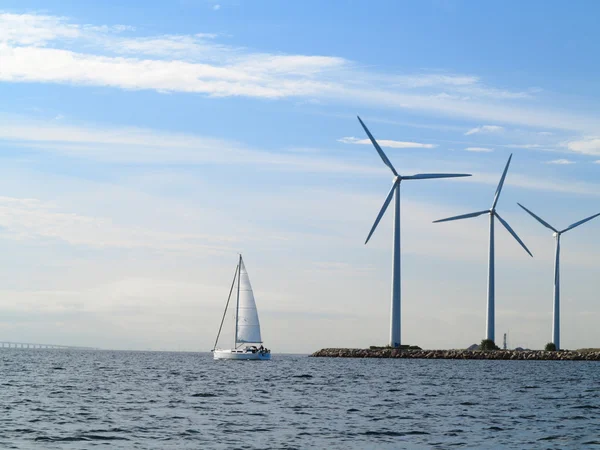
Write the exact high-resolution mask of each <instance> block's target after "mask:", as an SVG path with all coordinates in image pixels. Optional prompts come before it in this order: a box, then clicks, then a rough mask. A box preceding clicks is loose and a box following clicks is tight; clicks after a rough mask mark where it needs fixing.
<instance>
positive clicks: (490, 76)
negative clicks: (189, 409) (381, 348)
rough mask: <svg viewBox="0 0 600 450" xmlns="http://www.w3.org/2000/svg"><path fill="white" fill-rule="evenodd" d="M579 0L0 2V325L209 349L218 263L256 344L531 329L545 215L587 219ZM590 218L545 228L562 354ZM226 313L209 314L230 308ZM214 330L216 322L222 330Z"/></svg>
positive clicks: (540, 281) (541, 338) (590, 113)
mask: <svg viewBox="0 0 600 450" xmlns="http://www.w3.org/2000/svg"><path fill="white" fill-rule="evenodd" d="M599 13H600V5H598V4H597V3H596V2H593V1H581V2H577V3H574V4H566V3H564V2H554V1H551V2H548V1H543V2H542V1H530V2H526V3H523V2H516V1H515V2H485V3H475V2H468V1H453V0H426V1H422V2H397V1H383V0H382V1H378V2H366V1H363V2H358V1H341V0H337V1H332V2H321V1H317V0H306V1H303V2H279V1H266V0H265V1H243V0H223V1H216V0H215V1H212V0H171V1H157V0H154V1H153V0H145V1H143V2H142V1H138V0H119V1H116V0H107V1H103V2H80V1H75V0H70V1H69V0H60V1H58V0H44V1H41V0H39V1H35V0H4V1H3V2H2V4H1V5H0V99H1V101H0V163H1V164H0V248H1V249H2V251H0V265H1V267H2V268H3V270H1V271H0V291H1V295H0V340H6V341H22V342H32V343H38V342H39V343H48V344H63V345H83V346H93V347H100V348H107V349H134V350H181V351H208V350H210V349H211V348H212V346H213V343H214V339H215V336H216V333H217V330H218V326H219V322H220V320H221V315H222V313H223V308H224V306H225V302H226V300H227V294H228V291H229V286H230V283H231V280H232V278H233V274H234V270H235V266H236V263H237V255H238V253H240V252H241V253H242V254H243V255H244V260H245V263H246V267H247V269H248V273H249V275H250V279H251V281H252V284H253V288H254V292H255V296H256V300H257V306H258V311H259V315H260V320H261V325H262V334H263V339H264V340H265V344H266V345H267V346H268V347H269V348H271V349H272V350H273V351H274V352H287V353H310V352H312V351H315V350H318V349H319V348H322V347H366V346H369V345H383V344H386V343H387V342H388V339H389V308H390V305H389V303H390V294H391V292H390V290H391V286H390V281H391V261H392V217H391V216H392V214H390V213H391V211H388V214H386V216H385V217H384V219H383V220H382V222H381V223H380V225H379V227H378V229H377V231H376V232H375V234H374V235H373V237H372V238H371V240H370V241H369V243H368V245H364V241H365V238H366V236H367V234H368V232H369V230H370V228H371V226H372V224H373V222H374V220H375V218H376V215H377V213H378V212H379V209H380V208H381V205H382V204H383V201H384V199H385V196H386V195H387V192H388V190H389V188H390V186H391V182H392V174H391V173H390V171H389V170H388V168H387V167H385V166H384V165H383V163H382V161H381V160H380V159H379V157H378V156H377V153H376V152H375V150H374V148H373V147H372V146H371V144H370V143H369V142H368V141H367V140H366V139H367V136H366V135H365V133H364V131H363V130H362V128H361V127H360V124H359V123H358V121H357V119H356V116H357V115H360V116H361V118H362V119H363V120H364V121H365V123H366V124H367V126H368V127H369V128H370V130H371V132H372V133H373V134H374V135H375V137H376V138H377V139H378V140H379V142H380V143H381V145H382V147H383V148H384V150H385V151H386V153H387V155H388V157H389V159H390V160H391V161H392V163H393V164H394V166H395V167H396V169H397V170H398V172H399V173H400V174H404V175H410V174H413V173H419V172H460V173H470V174H472V175H473V176H472V177H470V178H464V179H456V180H426V181H413V182H405V183H403V185H402V283H403V286H402V294H403V299H402V313H403V315H402V341H403V343H406V344H413V345H420V346H421V347H423V348H464V347H467V346H469V345H471V344H473V343H475V342H479V341H480V340H481V339H482V338H483V337H484V335H485V311H486V298H487V294H486V285H487V245H488V244H487V240H488V237H487V236H488V223H487V218H486V216H482V217H479V218H475V219H470V220H465V221H458V222H452V223H441V224H433V223H432V222H433V221H434V220H437V219H441V218H444V217H448V216H452V215H458V214H462V213H468V212H472V211H479V210H482V209H486V208H489V207H490V206H491V203H492V200H493V195H494V191H495V189H496V184H497V183H498V180H499V178H500V175H501V173H502V170H503V168H504V165H505V163H506V161H507V159H508V157H509V155H510V154H511V153H512V154H513V155H514V156H513V160H512V164H511V167H510V171H509V173H508V176H507V179H506V184H505V188H504V191H503V193H502V197H501V198H500V201H499V204H498V212H499V213H500V214H501V215H502V217H503V218H504V219H506V220H507V221H508V222H509V223H510V224H511V226H512V227H513V229H514V230H515V231H516V232H517V233H518V234H519V236H520V237H521V238H522V239H523V241H524V242H525V243H526V244H527V246H528V247H529V249H530V250H531V252H532V253H533V255H534V258H531V257H530V256H529V255H527V254H526V253H525V252H524V251H523V249H522V248H521V247H520V246H519V244H518V243H517V242H516V241H514V239H513V238H512V237H511V236H510V235H509V234H508V233H507V232H506V231H505V230H504V229H500V228H497V232H496V334H497V336H496V340H497V342H500V341H501V339H502V335H503V333H508V344H509V346H511V347H516V346H522V347H530V348H542V347H543V346H544V345H545V344H546V343H547V342H549V341H550V340H551V327H552V288H553V258H554V239H553V237H552V233H551V231H550V230H548V229H546V228H544V227H542V226H541V225H540V224H539V223H537V222H535V221H534V220H533V219H532V218H531V217H530V216H528V215H527V214H526V213H525V212H524V211H522V210H521V209H520V208H519V207H518V206H517V202H520V203H522V204H524V205H525V206H526V207H528V208H529V209H531V210H532V211H533V212H535V213H536V214H538V215H539V216H541V217H542V218H543V219H544V220H546V221H548V222H550V224H552V225H553V226H555V227H557V228H566V227H567V226H568V225H570V224H571V223H574V222H576V221H578V220H580V219H583V218H585V217H587V216H590V215H592V214H595V213H598V212H600V182H599V181H598V177H599V174H600V120H599V119H600V106H599V104H600V102H599V101H600V84H599V83H598V80H597V76H596V74H597V73H598V72H599V71H600V60H598V58H595V57H593V55H594V54H595V52H596V43H597V42H598V41H599V40H600V29H599V28H598V27H597V23H596V22H597V20H596V18H597V17H598V14H599ZM599 254H600V219H598V220H597V221H591V222H589V223H588V224H585V225H582V226H581V227H580V228H577V229H576V230H573V231H571V232H569V233H567V234H565V235H564V237H563V239H562V279H561V282H562V327H561V328H562V332H561V344H562V347H563V348H581V347H598V346H599V345H600V344H599V342H600V328H598V326H597V324H598V321H599V319H600V302H599V301H598V294H597V293H598V292H599V291H600V277H598V270H599V269H598V267H599V265H598V262H599V258H598V255H599ZM229 319H230V315H228V320H229ZM226 328H227V330H230V329H231V327H230V326H229V325H228V324H226Z"/></svg>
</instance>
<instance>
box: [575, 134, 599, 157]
mask: <svg viewBox="0 0 600 450" xmlns="http://www.w3.org/2000/svg"><path fill="white" fill-rule="evenodd" d="M567 148H568V149H569V150H571V151H572V152H576V153H582V154H584V155H593V156H597V155H600V138H588V139H583V140H579V141H571V142H568V143H567Z"/></svg>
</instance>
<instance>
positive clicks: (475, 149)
mask: <svg viewBox="0 0 600 450" xmlns="http://www.w3.org/2000/svg"><path fill="white" fill-rule="evenodd" d="M465 150H466V151H467V152H479V153H491V152H493V151H494V150H493V149H491V148H486V147H467V148H465Z"/></svg>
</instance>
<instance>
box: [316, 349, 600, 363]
mask: <svg viewBox="0 0 600 450" xmlns="http://www.w3.org/2000/svg"><path fill="white" fill-rule="evenodd" d="M311 356H312V357H325V358H406V359H503V360H507V359H510V360H526V361H600V350H599V349H594V350H592V351H579V350H576V351H572V350H562V351H556V352H551V351H544V350H491V351H481V350H408V349H396V348H377V349H358V348H324V349H322V350H319V351H317V352H315V353H313V354H312V355H311Z"/></svg>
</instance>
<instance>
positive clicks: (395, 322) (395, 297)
mask: <svg viewBox="0 0 600 450" xmlns="http://www.w3.org/2000/svg"><path fill="white" fill-rule="evenodd" d="M358 121H359V122H360V124H361V125H362V127H363V129H364V130H365V132H366V133H367V136H369V139H370V140H371V142H372V143H373V146H374V147H375V150H377V153H379V156H380V157H381V159H382V160H383V163H384V164H385V165H386V166H388V167H389V168H390V170H391V171H392V173H393V174H394V182H393V184H392V188H391V189H390V193H389V194H388V196H387V197H386V199H385V201H384V202H383V206H382V207H381V210H380V211H379V214H378V215H377V218H376V219H375V223H374V224H373V227H372V228H371V231H370V232H369V235H368V236H367V240H366V241H365V244H366V243H367V242H369V239H371V236H372V235H373V232H374V231H375V229H376V228H377V225H378V224H379V221H380V220H381V218H382V217H383V215H384V214H385V211H386V210H387V207H388V206H389V204H390V202H391V201H392V198H393V199H394V256H393V263H392V305H391V311H390V316H391V317H390V343H389V345H390V346H391V347H400V318H401V317H400V313H401V311H400V299H401V294H402V292H401V286H400V183H401V182H402V181H404V180H427V179H431V178H455V177H470V176H471V175H470V174H455V173H420V174H417V175H408V176H403V175H399V174H398V172H396V169H395V168H394V166H393V165H392V163H391V162H390V160H389V159H388V158H387V156H386V155H385V153H383V150H382V149H381V147H380V146H379V144H378V143H377V141H376V140H375V138H374V137H373V135H372V134H371V132H370V131H369V129H368V128H367V126H366V125H365V124H364V123H363V121H362V120H361V119H360V117H358Z"/></svg>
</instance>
